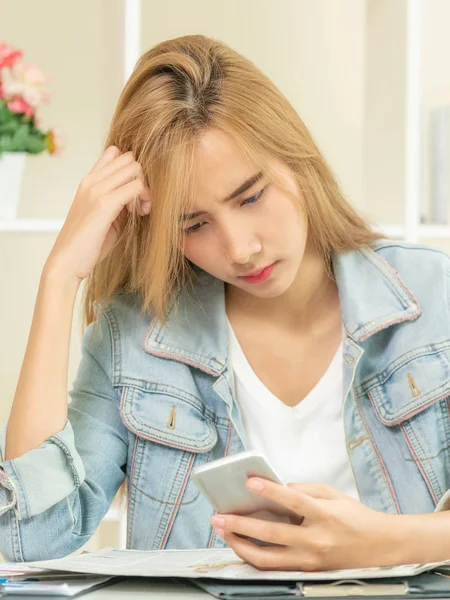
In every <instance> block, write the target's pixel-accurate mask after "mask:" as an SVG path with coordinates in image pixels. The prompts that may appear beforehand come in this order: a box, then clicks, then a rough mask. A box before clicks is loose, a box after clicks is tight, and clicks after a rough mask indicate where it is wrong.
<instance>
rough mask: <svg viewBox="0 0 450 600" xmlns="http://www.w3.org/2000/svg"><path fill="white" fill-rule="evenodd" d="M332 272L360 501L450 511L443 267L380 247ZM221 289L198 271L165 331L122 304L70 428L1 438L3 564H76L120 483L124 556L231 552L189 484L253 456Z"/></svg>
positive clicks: (448, 267) (97, 348) (81, 385)
mask: <svg viewBox="0 0 450 600" xmlns="http://www.w3.org/2000/svg"><path fill="white" fill-rule="evenodd" d="M332 259H333V268H334V273H335V277H336V281H337V285H338V288H339V296H340V302H341V313H342V320H343V324H344V330H345V334H344V340H343V344H344V345H343V349H344V351H343V355H344V361H343V369H344V373H343V376H344V400H343V408H342V420H343V427H344V430H345V438H346V446H347V451H348V459H349V463H350V465H351V469H352V471H353V474H354V478H355V483H356V487H357V490H358V494H359V497H360V500H361V502H363V503H364V504H366V505H367V506H369V507H371V508H373V509H375V510H379V511H383V512H386V513H405V514H406V513H426V512H432V511H434V510H441V509H446V508H450V493H446V492H447V490H449V488H450V314H449V307H450V303H449V276H450V257H448V256H447V255H446V254H444V253H442V252H440V251H437V250H434V249H431V248H426V247H422V246H418V245H409V244H405V243H399V242H381V243H379V244H376V245H374V246H373V247H372V248H367V249H361V250H358V251H354V252H350V253H345V254H335V255H333V257H332ZM224 291H225V288H224V284H223V282H222V281H220V280H218V279H215V278H213V277H212V276H210V275H208V274H207V273H205V272H203V271H199V279H198V282H197V283H196V287H195V294H193V293H192V291H189V293H187V292H186V291H183V292H181V294H180V296H179V299H178V303H177V308H175V305H173V307H172V309H171V311H170V313H169V315H168V320H167V322H166V324H165V325H164V326H163V325H162V324H161V323H160V322H159V321H158V320H157V319H156V318H154V317H152V315H141V314H140V313H139V310H138V309H139V307H138V304H137V300H136V297H135V296H133V295H127V294H117V295H116V296H114V298H113V301H112V302H111V304H110V305H109V306H108V307H106V308H105V309H104V311H103V312H102V314H101V317H100V321H99V329H98V331H97V332H95V335H94V330H93V326H92V324H91V325H90V326H89V327H88V329H87V330H86V331H85V333H84V336H83V347H82V359H81V362H80V365H79V368H78V372H77V375H76V378H75V381H74V383H73V389H72V390H71V392H70V397H71V402H70V403H69V413H68V420H67V423H66V425H65V427H64V429H63V430H62V431H60V432H58V433H57V434H55V435H53V436H51V437H50V438H49V439H48V440H46V441H45V442H44V443H43V445H42V446H40V447H39V448H36V449H34V450H30V451H29V452H27V453H25V454H24V455H22V456H20V457H19V458H15V459H13V460H8V461H5V460H3V457H4V445H5V444H4V442H5V440H4V438H5V428H6V425H5V426H4V427H3V429H2V436H1V443H0V448H1V451H2V457H0V458H1V459H2V462H0V552H2V554H3V555H4V557H5V558H6V559H7V560H14V561H22V560H25V561H31V560H38V559H48V558H55V557H60V556H64V555H67V554H69V553H71V552H73V551H75V550H77V549H78V548H79V547H81V546H82V545H83V544H84V543H85V542H86V541H87V540H88V539H89V538H90V537H91V536H92V535H93V533H94V532H95V530H96V529H97V527H98V525H99V523H100V521H101V519H102V518H103V516H104V515H105V513H106V512H107V510H108V508H109V506H110V504H111V502H112V500H113V498H114V496H115V494H116V492H117V490H118V488H119V486H120V484H121V483H122V482H123V481H124V479H125V477H127V478H128V507H127V508H128V511H127V515H128V517H127V518H128V539H127V546H128V547H129V548H136V549H146V550H147V549H148V550H153V549H155V550H156V549H162V548H168V549H170V548H206V547H221V546H223V545H224V542H223V541H222V539H221V538H219V537H217V536H216V535H215V533H214V531H213V530H212V528H211V526H210V523H209V519H210V517H211V516H212V515H213V513H214V509H213V507H212V506H211V505H210V504H209V503H208V501H207V500H206V499H205V498H204V497H203V496H202V495H201V494H200V493H199V491H198V490H197V488H196V486H195V485H194V483H193V482H192V481H191V479H190V474H191V472H192V469H193V467H194V466H196V465H200V464H203V463H205V462H207V461H210V460H214V459H217V458H220V457H222V456H225V455H229V454H233V453H236V452H240V451H242V450H244V449H246V447H247V445H246V436H245V431H244V429H243V425H242V420H241V416H240V412H239V408H238V406H237V404H236V402H235V400H234V393H233V387H232V377H231V374H230V371H229V368H228V367H229V363H228V348H227V328H226V313H225V293H224ZM299 369H301V365H299ZM323 443H326V440H324V441H323ZM306 458H307V457H306ZM292 459H293V460H296V459H297V460H304V459H305V457H301V456H299V457H292Z"/></svg>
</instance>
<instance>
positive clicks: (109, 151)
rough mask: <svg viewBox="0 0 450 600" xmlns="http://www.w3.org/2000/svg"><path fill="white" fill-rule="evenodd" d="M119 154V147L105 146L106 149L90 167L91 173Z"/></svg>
mask: <svg viewBox="0 0 450 600" xmlns="http://www.w3.org/2000/svg"><path fill="white" fill-rule="evenodd" d="M119 155H120V150H119V148H117V146H108V148H106V150H105V151H104V152H103V154H102V155H101V156H100V158H99V159H98V161H97V162H96V163H95V165H94V166H93V167H92V170H91V173H94V171H98V170H99V169H101V168H102V167H104V166H105V165H106V164H108V163H109V162H111V161H112V160H114V159H115V158H117V157H118V156H119Z"/></svg>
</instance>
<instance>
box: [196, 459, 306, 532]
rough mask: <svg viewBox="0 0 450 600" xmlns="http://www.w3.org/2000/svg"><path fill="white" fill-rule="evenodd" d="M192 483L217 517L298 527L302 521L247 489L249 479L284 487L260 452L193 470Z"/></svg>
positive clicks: (296, 515)
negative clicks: (215, 512)
mask: <svg viewBox="0 0 450 600" xmlns="http://www.w3.org/2000/svg"><path fill="white" fill-rule="evenodd" d="M191 477H192V480H193V481H194V483H195V484H196V485H197V487H198V488H199V489H200V491H201V492H202V493H203V494H204V495H205V496H206V498H208V500H209V502H210V503H211V504H212V505H213V506H214V508H215V509H216V510H217V512H218V513H222V514H234V515H245V516H251V517H255V518H259V519H264V520H267V521H279V522H283V523H292V524H297V525H299V524H300V523H301V521H302V517H299V515H298V514H296V513H294V512H292V511H289V510H288V509H286V508H285V507H283V506H281V505H279V504H277V503H276V502H273V501H272V500H269V499H268V498H264V497H263V496H259V495H258V494H254V493H253V492H251V491H250V490H248V489H247V480H248V479H249V478H250V477H260V478H262V479H268V480H269V481H273V482H275V483H278V484H279V485H286V484H285V483H284V482H283V481H282V480H281V478H280V477H279V476H278V475H277V474H276V472H275V471H274V469H273V468H272V467H271V466H270V464H269V463H268V461H267V459H266V458H265V456H264V455H263V454H262V453H261V452H256V451H253V450H250V451H247V452H241V453H239V454H234V455H232V456H227V457H225V458H220V459H218V460H214V461H211V462H209V463H206V464H205V465H202V466H199V467H195V468H194V469H193V471H192V476H191Z"/></svg>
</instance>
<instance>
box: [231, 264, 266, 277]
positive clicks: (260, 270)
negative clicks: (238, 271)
mask: <svg viewBox="0 0 450 600" xmlns="http://www.w3.org/2000/svg"><path fill="white" fill-rule="evenodd" d="M270 266H272V265H271V264H270V265H266V266H265V267H263V268H262V269H258V271H252V272H251V273H246V274H245V275H240V276H239V277H256V275H260V274H261V273H262V272H263V271H264V270H265V269H267V268H268V267H270Z"/></svg>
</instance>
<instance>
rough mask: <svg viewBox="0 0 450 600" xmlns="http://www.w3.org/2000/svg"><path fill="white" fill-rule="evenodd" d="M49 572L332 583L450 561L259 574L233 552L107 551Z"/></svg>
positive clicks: (56, 564) (51, 565)
mask: <svg viewBox="0 0 450 600" xmlns="http://www.w3.org/2000/svg"><path fill="white" fill-rule="evenodd" d="M31 564H32V565H34V566H38V567H43V568H47V569H57V570H58V569H61V570H64V571H75V572H82V573H96V574H102V575H110V574H111V575H123V576H137V577H189V578H196V577H203V578H205V577H212V578H215V579H244V580H246V579H247V580H266V579H267V580H272V581H273V580H284V581H286V580H295V581H299V580H301V581H308V580H316V581H317V580H332V579H372V578H378V577H404V576H410V575H416V574H418V573H422V572H424V571H429V570H431V569H432V568H434V567H436V566H440V565H450V560H449V561H445V562H441V563H428V564H426V565H402V566H397V567H372V568H368V569H345V570H339V571H315V572H305V571H259V570H258V569H255V568H254V567H252V566H250V565H248V564H246V563H244V562H243V561H242V560H241V559H240V558H239V557H238V556H237V555H236V554H235V553H234V552H233V550H231V549H230V548H224V549H220V548H218V549H215V548H212V549H208V550H159V551H158V550H156V551H144V550H117V549H114V548H105V549H103V550H99V551H97V552H92V553H85V554H80V555H76V556H73V555H72V556H68V557H66V558H60V559H56V560H46V561H39V562H33V563H31Z"/></svg>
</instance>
